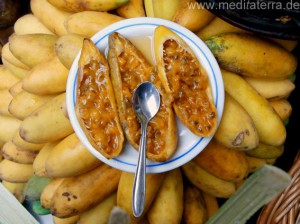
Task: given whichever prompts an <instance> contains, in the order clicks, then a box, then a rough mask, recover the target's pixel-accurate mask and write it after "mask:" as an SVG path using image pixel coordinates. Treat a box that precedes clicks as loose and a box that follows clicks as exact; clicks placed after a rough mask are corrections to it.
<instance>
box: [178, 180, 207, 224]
mask: <svg viewBox="0 0 300 224" xmlns="http://www.w3.org/2000/svg"><path fill="white" fill-rule="evenodd" d="M207 219H208V214H207V209H206V206H205V202H204V200H203V195H202V192H201V191H200V190H199V189H198V188H196V187H195V186H193V185H191V184H189V185H187V186H186V187H185V189H184V213H183V221H184V223H186V224H204V223H205V222H206V221H207Z"/></svg>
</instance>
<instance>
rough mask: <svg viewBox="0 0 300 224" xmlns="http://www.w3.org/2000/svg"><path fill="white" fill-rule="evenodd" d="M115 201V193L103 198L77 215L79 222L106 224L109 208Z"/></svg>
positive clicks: (83, 223)
mask: <svg viewBox="0 0 300 224" xmlns="http://www.w3.org/2000/svg"><path fill="white" fill-rule="evenodd" d="M116 203H117V193H113V194H112V195H111V196H109V197H107V198H105V199H104V200H103V201H102V202H100V203H99V204H98V205H96V206H95V207H93V208H91V209H89V210H87V211H85V212H83V213H81V214H80V215H79V223H81V224H107V222H108V219H109V216H110V213H111V210H112V209H113V207H114V206H115V205H116Z"/></svg>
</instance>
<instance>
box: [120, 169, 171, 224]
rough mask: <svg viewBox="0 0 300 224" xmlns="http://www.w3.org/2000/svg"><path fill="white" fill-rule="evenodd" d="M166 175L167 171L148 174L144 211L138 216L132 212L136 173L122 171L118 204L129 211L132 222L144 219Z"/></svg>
mask: <svg viewBox="0 0 300 224" xmlns="http://www.w3.org/2000/svg"><path fill="white" fill-rule="evenodd" d="M164 177H165V173H158V174H147V175H146V184H147V189H146V193H145V207H144V212H143V214H142V215H141V217H139V218H136V217H134V215H133V213H132V189H133V182H134V174H133V173H127V172H122V175H121V178H120V182H119V186H118V191H117V205H118V206H119V207H120V208H121V209H124V210H125V211H126V212H127V213H128V215H129V216H130V220H131V222H130V223H132V224H134V223H139V222H140V221H141V220H142V219H143V216H144V215H145V214H146V213H147V211H148V209H149V208H150V205H151V203H152V202H153V200H154V198H155V197H156V195H157V193H158V191H159V188H160V186H161V184H162V182H163V180H164Z"/></svg>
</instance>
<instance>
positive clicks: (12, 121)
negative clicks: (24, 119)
mask: <svg viewBox="0 0 300 224" xmlns="http://www.w3.org/2000/svg"><path fill="white" fill-rule="evenodd" d="M20 124H21V121H20V120H19V119H17V118H14V117H8V116H3V115H0V141H3V142H8V141H10V140H12V138H13V137H14V136H15V134H16V132H17V131H18V129H19V126H20Z"/></svg>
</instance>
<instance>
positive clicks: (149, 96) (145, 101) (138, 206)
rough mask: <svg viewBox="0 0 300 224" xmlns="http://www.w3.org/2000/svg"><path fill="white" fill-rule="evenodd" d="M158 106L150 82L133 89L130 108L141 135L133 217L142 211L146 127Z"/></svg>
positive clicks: (133, 194) (134, 188)
mask: <svg viewBox="0 0 300 224" xmlns="http://www.w3.org/2000/svg"><path fill="white" fill-rule="evenodd" d="M159 106H160V95H159V92H158V91H157V89H156V88H155V86H154V85H153V84H152V83H151V82H143V83H142V84H140V85H139V86H138V87H137V88H136V89H135V91H134V94H133V97H132V107H133V110H134V111H135V113H136V115H137V117H138V119H139V121H140V123H141V134H142V135H141V139H140V145H139V158H138V164H137V168H136V173H135V177H134V185H133V193H132V210H133V215H134V216H135V217H140V216H141V215H142V213H143V211H144V204H145V193H146V146H147V126H148V123H149V121H150V120H151V119H152V118H153V117H154V116H155V114H156V113H157V111H158V109H159Z"/></svg>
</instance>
